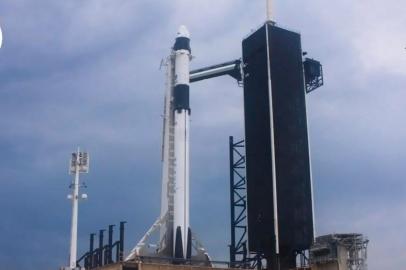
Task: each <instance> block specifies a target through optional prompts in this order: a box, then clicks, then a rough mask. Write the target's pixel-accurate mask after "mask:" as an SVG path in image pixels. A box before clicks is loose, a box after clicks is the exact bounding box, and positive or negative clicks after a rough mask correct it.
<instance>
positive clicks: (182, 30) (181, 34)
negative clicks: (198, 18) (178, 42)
mask: <svg viewBox="0 0 406 270" xmlns="http://www.w3.org/2000/svg"><path fill="white" fill-rule="evenodd" d="M177 37H185V38H190V33H189V30H187V27H186V26H184V25H181V26H180V27H179V30H178V34H177Z"/></svg>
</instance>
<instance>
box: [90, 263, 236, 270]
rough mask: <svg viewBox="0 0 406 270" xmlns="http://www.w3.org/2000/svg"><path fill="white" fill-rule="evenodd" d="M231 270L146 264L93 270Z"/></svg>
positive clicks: (130, 264) (128, 264) (226, 269)
mask: <svg viewBox="0 0 406 270" xmlns="http://www.w3.org/2000/svg"><path fill="white" fill-rule="evenodd" d="M213 269H216V270H229V269H231V268H218V267H216V268H213V267H207V266H196V265H174V264H158V263H145V262H123V263H117V264H111V265H105V266H103V267H100V268H94V269H92V270H213Z"/></svg>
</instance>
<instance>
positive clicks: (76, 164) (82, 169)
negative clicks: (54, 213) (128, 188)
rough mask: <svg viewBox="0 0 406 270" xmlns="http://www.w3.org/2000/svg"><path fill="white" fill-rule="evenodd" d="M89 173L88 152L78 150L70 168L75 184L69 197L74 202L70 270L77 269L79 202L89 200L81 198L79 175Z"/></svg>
mask: <svg viewBox="0 0 406 270" xmlns="http://www.w3.org/2000/svg"><path fill="white" fill-rule="evenodd" d="M88 172H89V155H88V153H86V152H80V149H79V148H78V150H77V152H76V153H72V157H71V160H70V168H69V174H71V175H74V178H73V182H72V184H71V185H70V188H71V189H72V193H71V194H69V195H68V199H70V200H72V220H71V237H70V252H69V269H76V260H77V241H78V211H79V200H80V199H87V195H86V194H82V195H81V196H79V189H80V186H81V185H80V180H79V175H80V173H88Z"/></svg>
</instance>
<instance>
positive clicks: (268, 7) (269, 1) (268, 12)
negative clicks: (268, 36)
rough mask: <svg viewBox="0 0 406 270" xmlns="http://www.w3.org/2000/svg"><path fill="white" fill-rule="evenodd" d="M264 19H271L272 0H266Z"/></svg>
mask: <svg viewBox="0 0 406 270" xmlns="http://www.w3.org/2000/svg"><path fill="white" fill-rule="evenodd" d="M266 20H267V21H272V0H266Z"/></svg>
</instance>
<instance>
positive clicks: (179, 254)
mask: <svg viewBox="0 0 406 270" xmlns="http://www.w3.org/2000/svg"><path fill="white" fill-rule="evenodd" d="M184 258H185V257H184V256H183V244H182V229H181V228H180V226H178V227H177V228H176V237H175V260H179V259H181V260H183V259H184Z"/></svg>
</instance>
